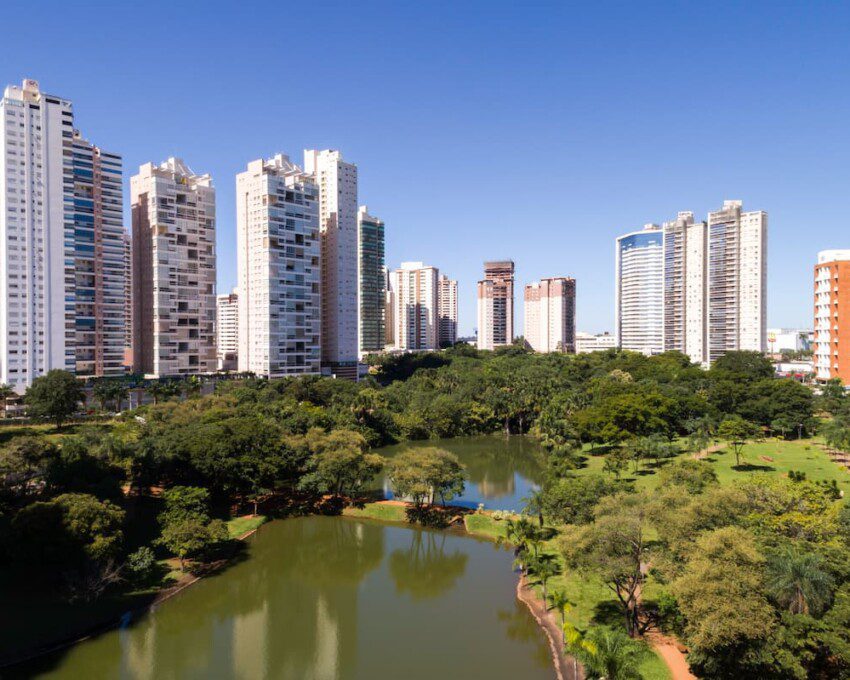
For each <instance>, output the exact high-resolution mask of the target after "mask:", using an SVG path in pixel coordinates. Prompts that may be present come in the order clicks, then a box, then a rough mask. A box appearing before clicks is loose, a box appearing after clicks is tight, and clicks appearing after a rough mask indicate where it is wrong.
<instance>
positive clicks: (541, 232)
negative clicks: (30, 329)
mask: <svg viewBox="0 0 850 680" xmlns="http://www.w3.org/2000/svg"><path fill="white" fill-rule="evenodd" d="M2 25H3V28H2V30H3V49H2V51H0V83H19V82H20V81H21V80H22V79H23V78H24V77H30V78H35V79H36V80H39V81H40V82H41V85H42V88H43V89H44V90H46V91H47V92H50V93H53V94H57V95H61V96H64V97H67V98H69V99H72V100H73V101H74V106H75V114H76V121H77V125H78V127H79V128H80V129H81V130H82V131H83V133H84V134H85V135H86V136H87V137H89V138H90V139H91V140H92V141H94V142H95V143H97V144H100V145H101V146H103V147H104V148H107V149H109V150H111V151H115V152H118V153H121V154H122V155H123V156H124V162H125V171H126V177H127V178H129V175H130V174H132V172H134V171H135V169H136V168H137V167H138V166H139V165H140V164H141V163H144V162H147V161H156V162H159V161H161V160H164V159H165V158H166V157H168V156H169V155H178V156H182V157H183V158H184V159H185V160H186V161H187V162H188V163H189V165H190V166H191V167H192V168H193V169H194V170H195V171H196V172H210V173H211V174H212V175H213V179H214V182H215V184H216V187H217V197H218V203H217V210H218V282H219V289H220V290H221V291H226V290H229V288H230V287H232V286H233V284H234V283H235V280H236V259H235V247H234V242H235V216H234V196H233V194H234V184H235V179H234V178H235V174H236V173H237V172H239V171H240V170H242V169H243V168H244V166H245V164H246V163H247V162H248V161H249V160H252V159H254V158H258V157H260V156H270V155H272V154H274V153H276V152H283V153H288V154H289V155H290V156H292V157H293V158H296V159H298V162H300V158H301V153H302V149H304V148H313V147H318V148H338V149H340V150H342V151H343V153H344V155H345V157H346V159H347V160H350V161H353V162H355V163H357V165H358V167H359V174H360V200H361V203H366V204H368V205H369V208H370V211H371V212H372V213H373V214H375V215H378V216H380V217H382V218H383V219H384V220H385V221H386V224H387V262H388V264H389V265H390V266H397V264H398V263H399V262H400V261H402V260H424V261H426V262H427V263H430V264H433V265H435V266H438V267H439V268H440V269H441V270H442V271H444V272H445V273H447V274H449V275H450V276H452V277H455V278H457V279H458V280H459V286H460V291H459V293H460V329H461V332H463V333H467V332H469V331H470V330H471V329H472V327H473V326H474V324H475V281H476V280H477V279H478V278H479V277H480V275H481V268H482V261H483V260H485V259H497V258H506V257H511V258H513V259H514V260H515V261H516V266H517V284H518V290H521V286H522V285H523V284H525V283H527V282H529V281H531V280H533V279H536V278H539V277H541V276H557V275H571V276H575V277H576V278H577V280H578V284H577V285H578V312H577V314H578V327H579V329H580V330H587V331H601V330H613V303H614V297H613V266H614V263H613V260H614V238H615V237H616V236H617V235H619V234H621V233H624V232H626V231H630V230H633V229H636V228H640V227H641V226H642V225H643V224H644V223H645V222H660V221H663V220H665V219H667V218H670V217H672V216H674V215H675V214H676V212H678V211H680V210H693V211H694V212H695V213H696V214H697V215H698V216H700V217H704V216H705V214H706V213H707V211H708V210H710V209H713V208H715V207H717V206H719V205H720V204H721V203H722V201H723V199H725V198H736V199H742V200H743V201H744V207H745V208H748V209H765V210H767V211H768V212H769V215H770V237H769V266H768V276H769V291H768V301H769V302H768V310H769V311H768V325H770V326H798V325H801V326H810V325H811V323H812V322H811V316H812V310H811V299H812V283H811V282H812V265H813V263H814V261H815V257H816V253H817V251H818V250H820V249H825V248H841V247H850V230H848V218H847V208H848V206H847V195H848V180H850V162H848V159H850V82H848V81H850V69H848V63H850V59H848V57H850V40H848V35H850V5H848V4H841V3H793V4H792V3H787V4H786V3H778V2H772V3H756V2H747V3H732V4H725V3H718V2H712V3H699V4H697V3H669V4H662V3H622V4H620V3H569V4H568V3H557V4H547V3H533V4H532V3H523V4H519V3H516V4H514V3H500V2H494V1H493V2H483V3H473V2H465V3H462V2H452V3H426V2H421V3H413V2H387V3H378V2H369V3H355V2H348V3H338V4H337V3H320V2H313V3H305V2H298V3H283V2H273V3H244V4H243V5H242V6H241V8H239V7H236V3H232V4H231V3H216V2H182V3H177V2H166V3H161V2H155V1H149V2H144V3H123V4H119V6H118V7H117V8H116V7H113V6H111V5H110V3H96V4H92V3H84V2H80V3H73V4H69V3H67V2H61V3H60V2H56V3H47V2H27V3H23V2H20V3H19V2H5V3H4V4H3V11H2ZM126 192H127V197H128V198H129V185H128V184H127V188H126ZM128 224H129V222H128ZM517 297H518V300H519V299H520V297H521V296H520V295H519V294H518V296H517ZM516 322H517V328H518V329H519V330H520V331H521V322H522V308H521V304H520V306H519V307H518V313H517V319H516Z"/></svg>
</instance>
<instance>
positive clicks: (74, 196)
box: [0, 80, 126, 392]
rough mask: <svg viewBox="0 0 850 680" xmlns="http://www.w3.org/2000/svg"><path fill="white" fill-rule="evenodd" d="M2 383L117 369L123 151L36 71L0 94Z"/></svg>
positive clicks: (18, 385)
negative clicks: (91, 133)
mask: <svg viewBox="0 0 850 680" xmlns="http://www.w3.org/2000/svg"><path fill="white" fill-rule="evenodd" d="M0 117H2V121H3V131H2V133H0V382H2V383H7V384H10V385H12V386H13V387H14V389H15V390H17V391H18V392H23V391H24V390H25V389H26V387H27V386H28V385H29V384H31V383H32V381H33V379H35V378H37V377H38V376H40V375H43V374H44V373H46V372H47V371H49V370H51V369H63V370H67V371H70V372H79V373H81V374H83V375H120V374H121V373H123V370H124V369H123V366H122V361H121V359H122V354H123V350H122V347H121V346H122V345H123V335H124V320H123V314H122V313H121V311H120V306H121V304H122V300H123V291H124V281H125V277H126V272H125V270H124V262H123V257H122V243H121V234H122V231H123V227H122V215H121V203H122V193H121V172H122V169H121V157H120V156H117V155H115V154H110V153H107V152H105V151H102V150H101V149H100V148H99V147H97V146H95V145H93V144H91V143H89V142H87V141H86V140H85V139H83V138H82V136H81V135H80V133H79V132H78V131H76V130H75V129H74V114H73V107H72V104H71V102H70V101H68V100H67V99H62V98H60V97H55V96H52V95H49V94H45V93H43V92H42V91H41V89H40V88H39V85H38V83H37V82H36V81H34V80H25V81H24V82H23V84H22V85H21V86H20V87H18V86H9V87H7V88H6V90H5V92H4V95H3V98H2V100H0Z"/></svg>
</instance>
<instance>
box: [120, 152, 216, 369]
mask: <svg viewBox="0 0 850 680" xmlns="http://www.w3.org/2000/svg"><path fill="white" fill-rule="evenodd" d="M130 203H131V210H132V216H133V246H132V251H133V255H132V257H133V273H132V276H133V372H135V373H143V374H149V375H154V376H177V375H192V374H195V373H207V372H212V371H215V370H216V350H215V275H216V254H215V189H214V188H213V186H212V179H211V177H210V176H209V175H196V174H195V173H193V172H192V171H191V170H190V169H189V168H188V166H187V165H186V164H185V163H184V162H183V160H181V159H179V158H169V159H168V160H167V161H166V162H164V163H162V164H161V165H154V164H153V163H147V164H145V165H143V166H141V167H140V168H139V172H138V174H136V175H134V176H133V177H131V178H130Z"/></svg>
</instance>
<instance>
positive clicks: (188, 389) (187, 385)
mask: <svg viewBox="0 0 850 680" xmlns="http://www.w3.org/2000/svg"><path fill="white" fill-rule="evenodd" d="M200 393H201V380H200V378H198V376H196V375H190V376H189V377H188V378H186V380H184V381H183V394H184V395H185V397H186V398H187V399H189V398H191V397H196V396H198V395H199V394H200Z"/></svg>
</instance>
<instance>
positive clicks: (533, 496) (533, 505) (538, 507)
mask: <svg viewBox="0 0 850 680" xmlns="http://www.w3.org/2000/svg"><path fill="white" fill-rule="evenodd" d="M522 502H523V511H524V512H527V513H528V514H529V515H534V516H535V517H537V522H538V523H539V524H540V528H543V519H544V518H543V513H544V512H545V509H546V498H545V495H544V493H543V490H542V489H535V490H534V491H532V492H531V493H530V494H528V495H527V496H526V497H525V498H523V499H522Z"/></svg>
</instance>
